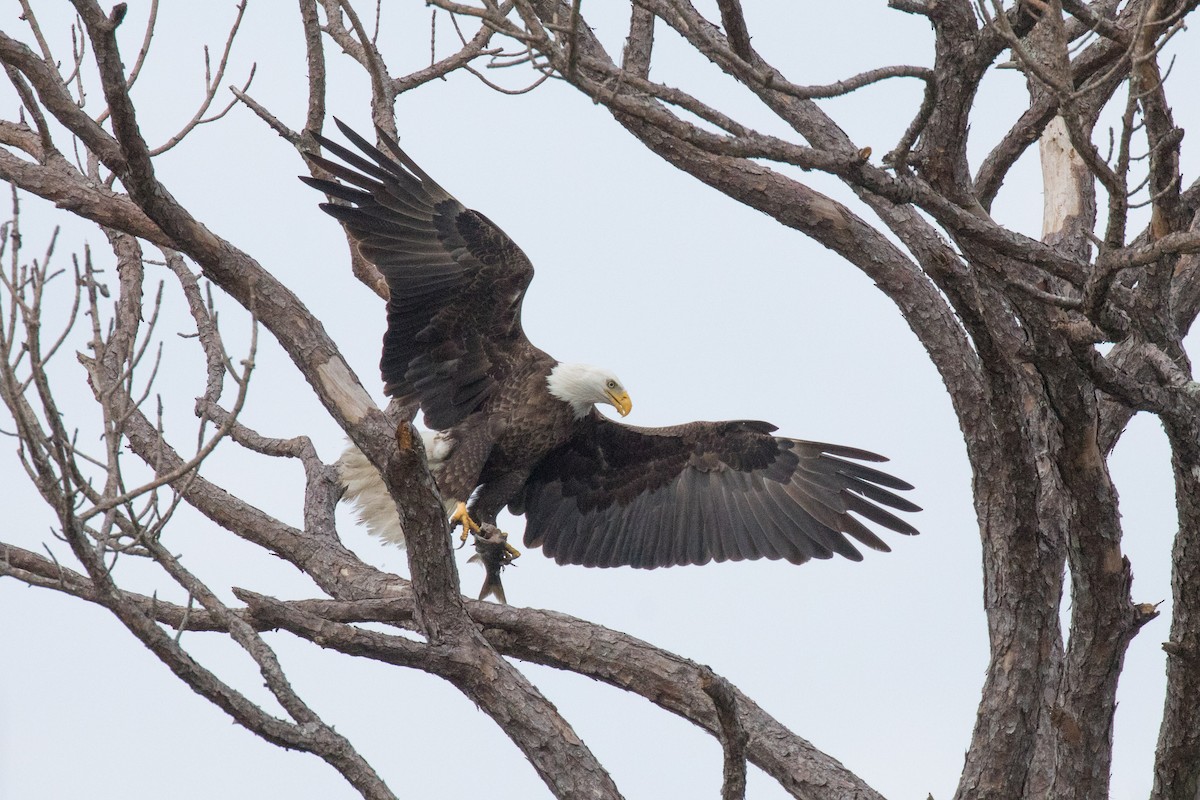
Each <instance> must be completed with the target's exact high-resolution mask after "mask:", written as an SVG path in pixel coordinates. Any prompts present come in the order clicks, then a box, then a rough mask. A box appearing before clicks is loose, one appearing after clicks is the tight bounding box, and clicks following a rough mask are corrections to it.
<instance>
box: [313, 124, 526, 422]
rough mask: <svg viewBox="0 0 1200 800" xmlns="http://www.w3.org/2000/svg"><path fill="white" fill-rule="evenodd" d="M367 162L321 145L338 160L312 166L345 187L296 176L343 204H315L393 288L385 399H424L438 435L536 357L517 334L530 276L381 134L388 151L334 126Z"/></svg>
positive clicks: (487, 227)
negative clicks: (520, 363)
mask: <svg viewBox="0 0 1200 800" xmlns="http://www.w3.org/2000/svg"><path fill="white" fill-rule="evenodd" d="M337 124H338V127H339V128H341V130H342V133H344V134H345V135H346V137H347V138H348V139H349V140H350V141H351V142H352V143H353V144H354V145H355V146H356V147H357V148H358V149H359V150H360V151H362V153H363V155H365V156H366V158H363V156H362V155H359V154H357V153H354V152H352V151H350V150H348V149H346V148H345V147H342V146H340V145H338V144H336V143H334V142H331V141H329V140H328V139H325V138H324V137H321V136H318V137H317V140H318V141H319V142H320V143H321V145H322V146H323V147H324V148H325V149H326V150H327V151H329V152H330V153H333V154H335V155H336V156H337V157H338V158H340V159H341V160H342V161H343V162H345V166H344V165H342V164H338V163H335V162H332V161H329V160H328V159H325V158H321V157H320V156H309V158H310V159H311V160H312V161H313V162H314V163H316V164H318V165H319V166H321V167H322V168H323V169H325V170H327V171H329V173H331V174H332V175H334V176H335V177H336V178H338V179H340V180H341V183H338V182H336V181H327V180H320V179H317V178H302V179H301V180H303V181H304V182H305V183H307V184H309V185H310V186H314V187H316V188H317V189H320V190H321V191H323V192H325V193H326V194H328V195H329V196H330V197H334V198H337V199H339V200H344V201H347V202H348V205H342V204H337V205H335V204H333V203H322V204H321V208H322V209H324V210H325V211H326V212H328V213H329V214H330V215H332V216H334V217H336V218H337V219H339V220H341V221H342V222H343V223H344V224H345V226H346V228H347V229H348V230H349V232H350V235H351V236H352V237H353V238H354V241H355V242H356V243H357V245H358V250H359V252H360V253H362V255H363V257H364V258H366V259H367V260H368V261H370V262H371V263H372V264H374V265H375V266H376V267H378V268H379V271H380V272H381V273H383V276H384V278H386V279H387V284H388V288H389V289H390V290H391V299H390V300H389V301H388V307H387V315H388V327H387V333H386V334H384V337H383V357H382V359H381V360H380V362H379V368H380V371H381V372H382V374H383V382H384V391H385V392H387V393H388V395H390V396H392V397H414V398H416V399H417V400H419V401H420V404H421V409H422V410H423V411H424V412H425V421H426V424H428V425H429V427H431V428H434V429H437V430H442V429H445V428H448V427H451V426H452V425H455V424H456V423H458V422H459V421H461V420H462V419H463V418H464V417H466V416H467V415H468V414H470V413H471V412H472V411H475V410H476V409H478V408H479V407H480V406H481V405H482V404H483V403H484V401H485V400H487V398H488V397H489V395H490V393H491V392H492V391H493V390H494V387H495V385H496V383H497V380H500V379H502V377H503V373H504V372H505V371H506V370H511V369H513V368H514V367H515V366H516V363H517V362H518V361H520V360H521V359H522V358H524V357H526V356H527V355H528V354H530V353H533V352H537V351H535V350H534V349H533V346H532V345H531V344H530V343H529V340H528V339H526V338H525V333H524V332H523V331H522V330H521V303H522V301H523V300H524V298H525V289H526V287H528V286H529V281H530V280H531V279H532V278H533V266H532V265H531V264H530V263H529V259H528V258H526V257H525V254H524V253H522V252H521V248H519V247H517V245H516V244H515V243H514V242H513V241H512V240H511V239H509V238H508V236H506V235H505V234H504V232H503V231H502V230H500V229H499V228H497V227H496V226H495V225H494V224H493V223H492V222H491V220H489V219H487V217H485V216H483V215H482V214H480V213H478V212H476V211H471V210H469V209H467V208H465V207H463V205H462V203H460V202H458V201H457V200H455V199H454V198H453V197H451V196H450V194H448V193H447V192H446V190H444V189H443V188H442V187H440V186H438V185H437V184H436V183H434V182H433V180H432V179H430V177H429V176H428V175H426V174H425V172H424V171H422V170H421V168H420V167H418V166H417V165H416V164H415V163H414V162H413V160H412V159H411V158H409V157H408V156H407V155H405V153H404V151H402V150H401V149H400V146H399V144H397V143H396V141H395V140H393V139H391V138H390V137H389V136H388V135H387V134H386V133H383V132H380V134H379V136H380V140H381V141H382V142H383V144H384V146H385V147H386V148H387V150H388V153H386V154H385V153H384V152H383V151H381V150H379V149H378V148H377V147H375V146H374V145H372V144H371V143H370V142H368V141H366V140H365V139H363V138H362V137H361V136H359V135H358V134H357V133H355V132H354V131H353V130H351V129H350V128H349V127H348V126H346V125H344V124H343V123H342V122H340V121H338V123H337Z"/></svg>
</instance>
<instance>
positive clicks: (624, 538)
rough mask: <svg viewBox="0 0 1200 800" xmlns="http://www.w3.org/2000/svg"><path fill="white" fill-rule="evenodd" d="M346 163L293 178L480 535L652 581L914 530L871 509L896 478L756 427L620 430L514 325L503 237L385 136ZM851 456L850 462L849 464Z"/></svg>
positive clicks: (602, 382) (596, 393)
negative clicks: (374, 273)
mask: <svg viewBox="0 0 1200 800" xmlns="http://www.w3.org/2000/svg"><path fill="white" fill-rule="evenodd" d="M338 124H339V127H341V129H342V131H343V133H345V135H346V136H347V137H348V138H349V139H350V140H351V142H353V143H354V145H355V146H356V147H357V148H358V149H359V150H360V151H361V152H362V154H363V155H365V156H366V158H364V157H363V156H360V155H358V154H357V153H354V152H352V151H350V150H348V149H346V148H344V147H341V146H340V145H337V144H335V143H333V142H330V141H328V140H326V139H324V138H322V137H318V140H319V141H320V142H321V144H322V145H323V146H324V147H325V148H326V149H327V150H329V151H330V152H332V153H333V154H335V155H337V156H338V158H340V159H341V160H342V161H343V162H345V165H343V164H338V163H335V162H332V161H329V160H327V159H324V158H320V157H313V161H314V162H315V163H316V164H317V165H319V166H320V167H322V168H323V169H325V170H326V171H328V172H329V173H330V174H331V175H332V176H334V177H335V178H338V179H340V181H341V182H337V181H331V180H320V179H311V178H306V179H305V181H306V182H307V183H309V184H310V185H312V186H315V187H316V188H318V189H321V190H322V191H324V192H325V193H326V194H328V195H329V196H330V197H332V198H335V199H337V200H340V201H345V204H332V203H326V204H323V205H322V208H324V209H325V210H326V211H327V212H329V213H330V214H331V215H333V216H334V217H336V218H337V219H339V220H341V221H342V222H343V224H345V226H346V228H347V230H348V231H349V233H350V235H351V236H352V238H353V239H354V241H355V243H356V244H357V247H358V249H359V252H360V253H362V255H363V256H364V257H365V258H366V259H367V260H369V261H370V262H371V263H373V264H375V266H376V267H378V268H379V270H380V272H381V273H382V274H383V276H384V277H385V278H386V280H387V283H388V286H389V288H390V290H391V299H390V300H389V302H388V330H387V333H386V334H385V336H384V346H383V357H382V359H381V362H380V369H381V372H382V375H383V380H384V385H385V390H386V391H387V393H388V394H389V395H391V396H393V397H397V398H402V399H404V400H406V401H409V402H411V403H415V404H418V405H419V406H420V408H421V410H422V411H423V412H424V418H425V423H426V424H427V425H428V426H429V427H430V428H433V429H434V430H437V431H440V432H441V436H442V437H443V439H444V440H445V441H446V443H447V444H448V445H449V448H448V455H447V456H446V457H445V460H444V462H443V463H442V464H441V465H440V466H439V467H438V469H437V470H436V471H435V475H436V477H437V481H438V487H439V489H440V490H441V492H442V494H443V496H444V497H445V498H446V499H448V500H450V501H452V502H466V501H467V500H468V499H469V498H472V496H473V499H472V500H471V503H472V505H471V515H472V516H474V517H475V518H476V519H478V520H480V521H482V522H485V523H495V521H496V515H497V514H498V513H499V512H500V510H501V509H503V508H504V507H505V506H506V505H508V506H509V507H510V509H511V510H513V511H514V512H515V513H518V514H521V513H523V514H525V516H526V520H527V522H526V533H525V542H526V544H528V545H531V546H540V547H542V548H543V550H544V551H545V552H546V554H547V555H549V556H552V557H553V558H554V559H555V560H556V561H558V562H559V563H573V564H586V565H589V566H603V567H607V566H618V565H630V566H635V567H645V568H651V567H659V566H670V565H675V564H703V563H706V562H708V561H712V560H715V561H725V560H739V559H744V558H784V559H787V560H789V561H792V562H794V563H802V562H804V561H807V560H809V559H810V558H829V557H830V556H831V555H833V554H834V553H838V554H841V555H843V556H846V557H847V558H851V559H855V560H857V559H860V558H861V557H862V556H861V554H860V553H859V552H858V550H857V548H855V547H854V545H853V544H851V543H850V541H849V540H848V539H847V538H846V536H847V535H849V536H850V537H852V538H854V539H856V540H858V541H859V542H861V543H862V544H865V545H867V546H868V547H871V548H874V549H878V550H887V549H888V547H887V545H886V544H885V543H884V542H883V541H882V540H880V539H879V537H877V536H876V535H875V534H874V533H873V532H871V531H870V530H869V529H868V528H867V527H866V526H865V525H863V524H862V522H860V521H859V520H858V519H857V518H856V517H855V516H852V514H856V515H858V516H861V517H862V518H864V519H867V520H869V521H872V522H874V523H876V524H878V525H881V526H882V527H884V528H887V529H890V530H893V531H896V532H899V533H904V534H914V533H916V530H915V529H914V528H913V527H912V526H911V525H909V524H908V523H906V522H904V521H903V520H900V519H899V518H897V517H896V516H895V515H894V514H892V513H891V512H890V511H887V510H885V509H884V508H882V507H881V506H886V507H888V508H891V509H896V510H900V511H916V510H919V509H918V508H917V506H915V505H913V504H912V503H910V502H909V501H907V500H905V499H903V498H901V497H899V496H897V495H895V494H894V493H893V492H892V491H891V490H905V489H910V488H912V487H911V486H909V485H908V484H907V483H905V482H904V481H901V480H899V479H897V478H894V477H892V476H891V475H888V474H886V473H883V472H880V471H878V470H875V469H872V468H870V467H867V466H864V465H862V464H859V463H855V462H857V461H884V460H886V459H884V458H882V457H881V456H878V455H875V454H874V453H870V452H867V451H864V450H858V449H855V448H848V447H841V446H838V445H826V444H820V443H816V442H805V441H799V440H794V439H785V438H780V437H776V436H774V435H772V432H773V431H774V430H775V428H774V426H772V425H769V424H768V423H764V422H755V421H733V422H693V423H689V424H687V425H680V426H674V427H668V428H635V427H631V426H626V425H622V424H620V423H617V422H613V421H611V420H608V419H606V418H605V417H604V416H603V415H601V414H599V413H598V412H596V411H595V409H594V404H596V403H609V404H611V405H613V406H614V407H617V408H618V409H619V410H620V411H621V412H622V414H624V413H627V412H628V411H629V407H630V403H629V397H628V395H627V394H626V393H625V391H624V389H623V388H622V387H621V386H620V383H619V381H617V380H616V378H615V377H614V376H613V375H612V374H611V373H609V372H607V371H604V370H599V369H595V368H591V367H584V366H581V365H571V364H560V363H559V362H557V361H555V360H554V359H553V358H552V357H551V356H549V355H548V354H546V353H545V352H543V351H542V350H539V349H538V348H537V347H535V346H534V345H533V344H532V343H530V342H529V340H528V339H527V338H526V337H525V334H524V332H523V331H522V329H521V304H522V301H523V300H524V296H525V289H526V287H528V285H529V282H530V280H531V279H532V277H533V267H532V266H531V264H530V263H529V260H528V259H527V258H526V257H525V254H524V253H522V252H521V250H520V248H519V247H517V246H516V244H515V243H513V242H512V240H511V239H509V238H508V237H507V236H506V235H505V234H504V233H503V231H501V230H500V229H499V228H498V227H496V226H495V225H494V224H493V223H492V222H491V221H490V220H488V219H487V218H486V217H484V216H483V215H482V214H479V213H478V212H475V211H471V210H469V209H467V208H465V207H464V206H463V205H462V204H461V203H459V202H458V201H457V200H455V199H454V198H453V197H452V196H451V195H450V194H449V193H447V192H446V191H445V190H444V189H442V188H441V187H440V186H438V185H437V184H436V183H435V182H434V181H433V180H432V179H431V178H430V177H429V176H428V175H426V174H425V173H424V172H423V171H422V170H421V169H420V168H419V167H418V166H417V165H416V164H415V163H414V162H413V161H412V159H410V158H409V157H408V156H407V155H406V154H405V153H404V152H403V151H402V150H401V149H400V147H399V145H398V144H397V143H396V142H395V141H393V140H392V139H390V137H388V136H387V135H386V134H383V133H382V132H381V133H380V139H381V141H382V143H383V147H384V149H385V150H386V152H384V151H383V150H380V149H378V148H376V147H374V146H373V145H371V144H370V143H369V142H367V141H366V140H364V139H363V138H362V137H360V136H358V135H357V134H355V133H354V132H353V131H352V130H350V129H349V128H348V127H346V126H344V125H342V124H341V123H340V122H339V123H338ZM848 459H852V460H848Z"/></svg>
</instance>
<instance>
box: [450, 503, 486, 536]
mask: <svg viewBox="0 0 1200 800" xmlns="http://www.w3.org/2000/svg"><path fill="white" fill-rule="evenodd" d="M459 525H462V529H463V532H462V536H461V537H459V541H462V542H465V541H466V540H467V534H468V533H479V523H478V522H476V521H475V520H473V519H471V515H470V514H468V513H467V504H466V503H459V504H458V506H457V507H456V508H455V509H454V513H453V514H451V515H450V530H454V529H455V528H456V527H458V526H459Z"/></svg>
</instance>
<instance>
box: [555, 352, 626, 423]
mask: <svg viewBox="0 0 1200 800" xmlns="http://www.w3.org/2000/svg"><path fill="white" fill-rule="evenodd" d="M610 380H616V378H615V377H614V376H613V374H612V373H611V372H609V371H608V370H605V369H600V368H599V367H593V366H589V365H588V364H556V365H555V367H554V369H552V370H550V374H549V375H548V376H547V377H546V386H547V387H548V388H549V389H550V394H551V396H553V397H557V398H558V399H559V400H562V401H563V402H564V403H566V404H567V405H569V406H570V407H571V410H572V411H574V412H575V419H583V418H584V417H586V416H587V415H588V413H590V412H591V410H592V406H594V405H596V403H608V402H611V401H610V399H609V396H608V393H607V392H606V391H605V385H606V383H607V382H608V381H610Z"/></svg>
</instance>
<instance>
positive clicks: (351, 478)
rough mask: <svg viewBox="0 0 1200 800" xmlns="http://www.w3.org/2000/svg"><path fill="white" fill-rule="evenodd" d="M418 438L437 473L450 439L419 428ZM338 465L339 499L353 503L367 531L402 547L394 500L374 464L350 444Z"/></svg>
mask: <svg viewBox="0 0 1200 800" xmlns="http://www.w3.org/2000/svg"><path fill="white" fill-rule="evenodd" d="M421 439H422V440H423V441H424V443H425V455H426V458H428V459H429V468H430V470H432V471H433V473H434V475H436V474H437V472H438V470H439V469H440V468H441V466H442V464H443V463H444V462H445V460H446V456H448V455H449V454H450V448H451V445H450V442H449V441H448V440H447V439H446V438H445V437H444V436H442V435H440V434H436V433H434V432H433V431H421ZM337 467H338V476H339V477H340V478H341V481H342V485H343V486H345V487H346V491H345V493H344V494H343V495H342V500H344V501H346V502H348V503H350V504H351V505H352V506H354V509H355V511H357V512H358V521H359V522H361V523H362V524H363V525H366V526H367V533H369V534H371V535H372V536H378V537H379V538H380V539H383V540H384V541H385V542H388V543H389V544H394V545H396V546H397V547H404V528H403V527H401V525H400V517H399V516H398V515H397V514H396V504H395V503H394V502H393V501H392V496H391V495H390V494H388V492H387V488H386V487H385V486H384V485H383V478H382V477H380V475H379V471H378V470H377V469H375V467H374V465H372V464H371V462H370V461H368V460H367V457H366V456H364V455H363V454H362V451H361V450H359V449H358V448H357V447H355V446H354V445H353V444H350V445H348V446H347V447H346V449H345V450H344V451H343V452H342V455H341V457H340V458H339V459H338V460H337Z"/></svg>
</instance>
